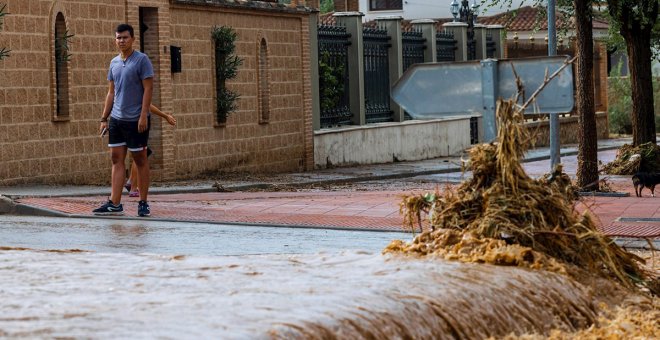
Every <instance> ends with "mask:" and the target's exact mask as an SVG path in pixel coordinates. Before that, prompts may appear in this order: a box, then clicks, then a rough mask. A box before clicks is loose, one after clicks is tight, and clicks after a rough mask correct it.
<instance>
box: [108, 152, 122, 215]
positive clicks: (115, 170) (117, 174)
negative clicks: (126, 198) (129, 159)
mask: <svg viewBox="0 0 660 340" xmlns="http://www.w3.org/2000/svg"><path fill="white" fill-rule="evenodd" d="M110 154H111V157H112V193H111V194H110V200H111V201H112V203H113V204H114V205H117V204H119V203H121V192H122V190H123V189H124V181H125V180H126V166H125V165H124V160H125V159H126V146H117V147H113V148H110Z"/></svg>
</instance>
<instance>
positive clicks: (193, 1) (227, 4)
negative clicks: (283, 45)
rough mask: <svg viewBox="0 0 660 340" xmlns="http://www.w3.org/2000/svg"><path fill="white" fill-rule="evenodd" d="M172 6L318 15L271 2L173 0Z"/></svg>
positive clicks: (298, 7)
mask: <svg viewBox="0 0 660 340" xmlns="http://www.w3.org/2000/svg"><path fill="white" fill-rule="evenodd" d="M171 1H172V4H177V5H195V6H204V7H222V8H237V9H239V8H240V9H260V10H268V11H277V12H285V13H316V12H318V9H316V8H310V7H305V6H297V7H292V6H289V5H285V4H280V3H277V2H271V1H248V0H171Z"/></svg>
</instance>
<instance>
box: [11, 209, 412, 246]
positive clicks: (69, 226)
mask: <svg viewBox="0 0 660 340" xmlns="http://www.w3.org/2000/svg"><path fill="white" fill-rule="evenodd" d="M393 239H403V240H411V239H412V234H406V233H395V232H370V231H339V230H328V229H308V228H279V227H278V228H274V227H258V226H242V225H241V226H238V225H218V224H208V223H189V222H160V221H149V220H146V219H145V220H118V219H95V218H89V219H84V218H57V217H26V216H6V215H5V216H3V215H0V247H2V246H5V247H24V248H32V249H80V250H89V251H96V252H122V253H155V254H168V255H172V254H183V255H211V256H224V255H248V254H302V253H308V254H309V253H317V252H338V251H342V250H366V251H372V252H380V250H382V249H383V248H385V246H387V244H388V243H389V242H390V241H391V240H393Z"/></svg>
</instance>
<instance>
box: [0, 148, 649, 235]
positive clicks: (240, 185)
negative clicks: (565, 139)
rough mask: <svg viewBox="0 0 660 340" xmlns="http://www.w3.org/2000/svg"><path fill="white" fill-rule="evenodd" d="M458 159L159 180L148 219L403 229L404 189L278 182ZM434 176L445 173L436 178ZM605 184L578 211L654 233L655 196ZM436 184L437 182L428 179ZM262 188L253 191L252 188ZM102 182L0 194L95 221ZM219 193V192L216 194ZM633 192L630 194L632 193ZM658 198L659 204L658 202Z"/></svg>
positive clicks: (532, 164)
mask: <svg viewBox="0 0 660 340" xmlns="http://www.w3.org/2000/svg"><path fill="white" fill-rule="evenodd" d="M625 143H630V140H629V139H610V140H602V141H599V160H601V161H603V162H609V161H611V160H613V159H614V157H615V155H616V148H618V147H619V146H621V145H623V144H625ZM561 153H562V164H564V169H565V171H566V172H567V173H568V174H575V167H576V157H575V156H574V155H575V154H576V153H577V148H576V146H574V145H567V146H563V147H562V150H561ZM548 158H549V149H548V148H539V149H535V150H531V151H530V152H528V153H527V155H526V157H525V164H524V166H525V169H526V171H527V172H528V173H529V174H530V176H532V177H537V176H540V175H542V174H543V173H546V172H548V171H549V169H550V165H549V159H548ZM457 172H459V173H460V157H448V158H439V159H431V160H424V161H416V162H400V163H391V164H380V165H370V166H359V167H350V168H336V169H326V170H318V171H311V172H304V173H292V174H283V175H273V176H270V175H269V176H267V177H266V176H263V177H259V176H252V177H248V178H247V179H245V178H243V179H235V180H232V179H228V178H223V179H221V180H219V181H217V182H216V181H211V180H207V181H190V182H178V183H164V184H157V185H156V186H154V187H153V189H152V190H151V192H150V193H151V196H150V203H151V206H152V217H151V219H152V220H167V221H187V222H191V223H194V222H205V223H218V224H249V225H254V224H258V225H264V226H277V227H311V228H332V229H357V230H379V231H401V230H402V229H401V228H402V227H401V225H402V217H401V215H400V214H399V202H400V201H401V196H402V195H404V194H410V193H411V192H410V190H390V191H327V190H324V191H309V190H306V191H299V192H295V191H293V192H292V191H288V192H284V191H280V190H281V188H282V187H288V188H296V187H298V188H300V187H304V186H310V185H327V186H328V187H330V188H332V185H337V184H340V183H346V182H364V181H373V180H393V179H403V178H406V177H415V176H428V178H429V179H430V180H429V183H428V188H426V187H425V188H424V190H417V191H415V192H413V193H423V192H425V191H432V190H435V188H436V186H438V183H445V182H446V181H447V179H448V178H449V179H451V178H454V179H459V178H460V176H458V175H459V174H457ZM438 174H451V175H447V176H443V178H442V179H439V178H438V177H437V175H438ZM434 175H435V176H434ZM607 180H608V183H610V185H611V186H612V187H613V189H615V190H616V191H618V192H620V193H625V195H619V197H611V196H610V197H598V196H596V197H584V198H583V200H582V203H580V204H578V209H579V210H580V211H583V210H585V209H589V210H591V211H592V212H593V213H594V214H595V215H596V216H597V217H598V219H599V221H600V223H601V230H602V231H603V232H605V233H606V234H608V235H610V236H619V237H629V238H658V237H660V198H655V197H650V196H648V195H649V192H648V191H646V195H647V196H645V197H641V198H638V197H634V191H633V188H632V183H631V182H630V179H629V178H628V177H627V176H612V177H608V178H607ZM434 182H435V183H434ZM254 189H261V190H263V191H259V192H249V191H250V190H254ZM108 191H109V188H107V187H71V186H67V187H49V186H39V187H37V186H33V187H11V188H0V194H2V195H5V196H9V197H11V198H13V199H14V201H15V202H17V203H18V204H19V213H25V214H40V215H51V216H71V217H84V218H92V217H94V218H98V217H95V216H93V215H91V210H92V209H93V208H95V207H96V206H97V205H98V204H100V203H101V202H103V201H104V200H106V199H107V198H106V197H107V193H108ZM219 191H220V192H219ZM630 193H632V196H631V195H630ZM656 199H657V200H658V201H656ZM122 200H123V203H124V204H125V209H126V216H125V217H120V218H121V219H137V217H133V216H136V206H137V199H135V198H129V197H127V196H125V197H124V198H122Z"/></svg>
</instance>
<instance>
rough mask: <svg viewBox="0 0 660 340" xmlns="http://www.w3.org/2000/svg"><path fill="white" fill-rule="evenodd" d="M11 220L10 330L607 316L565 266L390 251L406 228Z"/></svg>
mask: <svg viewBox="0 0 660 340" xmlns="http://www.w3.org/2000/svg"><path fill="white" fill-rule="evenodd" d="M1 225H2V227H1V228H0V240H1V244H0V247H2V248H1V250H0V295H1V296H2V299H0V311H2V313H0V337H6V338H31V339H32V338H59V337H62V338H88V337H93V338H100V339H104V338H177V339H178V338H210V337H214V338H223V339H259V338H264V339H265V338H282V339H308V338H324V337H325V336H328V335H329V334H333V335H336V336H339V337H340V338H351V339H354V338H378V339H381V338H390V337H400V336H402V337H411V338H448V339H451V338H483V337H487V336H491V335H492V336H503V335H506V334H508V333H510V332H524V331H536V332H541V333H546V332H548V331H549V330H550V329H555V328H556V329H563V330H569V331H570V330H574V329H578V328H582V327H585V326H586V325H588V324H589V323H590V322H593V321H594V320H595V318H596V315H597V313H596V309H595V306H596V302H595V301H594V300H593V296H592V294H591V293H590V291H589V290H588V289H587V288H585V287H583V286H581V285H579V284H577V283H575V282H574V281H572V280H570V279H568V278H567V277H565V276H562V275H559V274H554V273H549V272H539V271H529V270H526V269H521V268H512V267H496V266H490V265H483V264H465V263H459V262H450V261H444V260H440V259H433V258H428V259H412V260H411V259H409V258H405V257H396V256H392V255H386V256H384V255H381V254H380V251H381V250H382V249H383V248H384V247H385V245H386V244H387V243H388V242H389V241H390V240H392V239H394V238H402V239H406V240H409V239H410V238H411V235H409V234H403V233H384V232H354V231H334V230H315V229H295V228H264V227H248V226H226V225H213V224H203V223H199V224H194V223H193V224H191V223H169V222H159V221H141V220H140V221H126V220H109V219H60V218H41V217H18V216H2V224H1ZM21 248H29V249H21ZM73 249H77V250H75V251H74V250H73ZM79 250H80V251H79ZM246 254H253V255H246ZM254 254H261V255H254ZM227 255H231V256H227ZM439 287H441V288H439Z"/></svg>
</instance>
